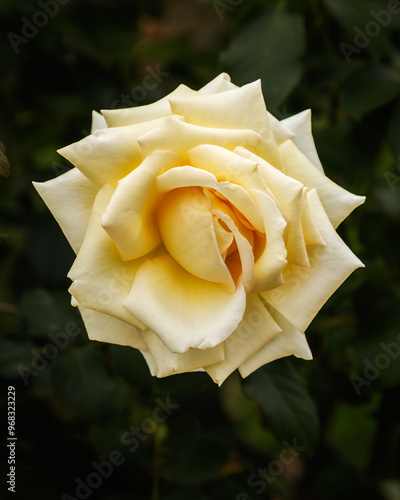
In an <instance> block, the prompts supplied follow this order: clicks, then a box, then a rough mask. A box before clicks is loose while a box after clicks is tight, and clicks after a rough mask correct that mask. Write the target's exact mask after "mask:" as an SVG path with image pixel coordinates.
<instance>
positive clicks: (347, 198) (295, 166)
mask: <svg viewBox="0 0 400 500" xmlns="http://www.w3.org/2000/svg"><path fill="white" fill-rule="evenodd" d="M279 150H280V153H281V155H282V158H283V161H284V163H285V167H286V173H287V175H290V177H293V178H294V179H297V180H298V181H300V182H301V183H302V184H303V185H304V186H307V187H310V188H316V189H317V191H318V194H319V197H320V199H321V202H322V205H323V207H324V209H325V211H326V214H327V215H328V217H329V220H330V221H331V222H332V225H333V227H334V228H335V229H336V228H337V226H338V225H339V224H340V223H341V222H342V220H344V219H345V218H346V217H347V216H348V215H349V214H350V213H351V212H352V211H353V210H354V209H355V208H357V207H358V206H359V205H362V204H363V203H364V201H365V196H357V195H355V194H352V193H350V192H349V191H346V190H345V189H343V188H341V187H340V186H338V185H337V184H335V183H334V182H332V181H331V180H330V179H328V177H326V175H324V174H323V173H322V172H321V171H319V170H318V169H317V168H316V167H315V166H314V165H313V164H312V163H311V162H310V160H308V158H307V157H306V156H305V155H304V154H303V153H302V152H301V151H300V150H299V149H298V147H297V146H296V145H295V144H294V142H293V141H292V140H291V141H286V142H284V143H283V144H282V145H281V146H280V147H279Z"/></svg>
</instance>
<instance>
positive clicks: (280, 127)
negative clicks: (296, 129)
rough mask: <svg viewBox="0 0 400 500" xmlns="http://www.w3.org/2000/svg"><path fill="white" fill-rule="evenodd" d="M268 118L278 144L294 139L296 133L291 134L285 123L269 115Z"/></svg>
mask: <svg viewBox="0 0 400 500" xmlns="http://www.w3.org/2000/svg"><path fill="white" fill-rule="evenodd" d="M268 118H269V124H270V126H271V128H272V131H273V133H274V136H275V140H276V143H277V144H278V145H279V144H282V142H285V141H287V140H288V139H291V138H292V137H294V133H293V132H291V131H290V130H289V129H288V128H286V127H285V125H284V123H283V122H282V121H279V120H278V119H277V118H275V116H274V115H271V113H268Z"/></svg>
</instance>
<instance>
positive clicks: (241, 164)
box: [187, 144, 266, 191]
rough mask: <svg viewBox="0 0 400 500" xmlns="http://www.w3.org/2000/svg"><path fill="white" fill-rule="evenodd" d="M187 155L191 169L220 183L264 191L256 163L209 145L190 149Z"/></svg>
mask: <svg viewBox="0 0 400 500" xmlns="http://www.w3.org/2000/svg"><path fill="white" fill-rule="evenodd" d="M187 154H188V158H189V163H190V165H191V166H192V167H196V168H200V169H202V170H206V171H207V172H210V173H212V174H213V175H215V177H216V178H217V180H218V181H220V182H221V181H227V182H232V183H234V184H238V185H239V186H242V187H243V188H245V189H261V190H263V191H264V190H265V189H266V185H265V181H264V178H263V176H262V174H261V172H260V171H259V169H258V164H257V162H256V161H251V160H248V159H246V158H244V157H243V156H240V155H238V154H236V153H234V152H232V151H229V150H228V149H225V148H222V147H221V146H215V145H211V144H202V145H200V146H197V147H195V148H192V149H190V150H189V151H188V152H187ZM254 156H256V155H254Z"/></svg>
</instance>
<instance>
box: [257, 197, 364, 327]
mask: <svg viewBox="0 0 400 500" xmlns="http://www.w3.org/2000/svg"><path fill="white" fill-rule="evenodd" d="M307 198H308V201H309V204H310V209H311V212H312V214H313V216H314V220H315V222H316V224H317V225H318V229H319V231H320V233H321V236H322V238H323V239H324V241H325V242H326V246H315V247H310V249H309V257H310V263H311V267H309V268H305V267H300V266H294V265H292V266H287V268H286V269H285V272H284V273H283V276H284V279H285V283H284V284H283V285H282V286H280V287H279V288H277V289H276V290H271V291H268V292H265V293H262V294H261V295H262V297H263V298H264V299H265V300H266V301H267V302H268V303H269V304H270V305H271V306H272V307H274V308H275V309H277V310H278V311H279V312H280V313H281V314H282V315H283V316H285V317H286V318H287V319H288V320H289V321H290V322H291V323H292V324H293V325H294V326H295V327H296V328H297V329H299V330H300V331H302V332H304V331H305V329H306V328H307V327H308V325H309V324H310V322H311V321H312V319H313V318H314V316H315V315H316V314H317V312H318V311H319V310H320V309H321V307H322V306H323V305H324V303H325V302H326V301H327V300H328V298H329V297H330V296H331V295H332V294H333V292H334V291H335V290H336V289H337V288H338V287H339V286H340V285H341V284H342V283H343V281H344V280H345V279H346V278H347V277H348V276H349V275H350V274H351V273H352V272H353V271H354V270H355V269H357V268H358V267H364V266H363V264H362V262H361V261H360V260H359V259H358V258H357V257H356V256H355V255H354V254H353V252H352V251H351V250H350V249H349V248H348V247H347V246H346V245H345V244H344V243H343V241H342V239H341V238H340V237H339V235H338V234H337V233H336V231H335V230H334V228H333V227H332V224H331V222H330V221H329V219H328V217H327V215H326V213H325V210H324V208H323V206H322V204H321V201H320V199H319V197H318V193H317V191H316V190H315V189H312V190H311V191H309V192H308V193H307Z"/></svg>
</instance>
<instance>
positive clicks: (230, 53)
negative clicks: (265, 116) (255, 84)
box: [221, 6, 305, 110]
mask: <svg viewBox="0 0 400 500" xmlns="http://www.w3.org/2000/svg"><path fill="white" fill-rule="evenodd" d="M304 48H305V30H304V25H303V19H302V17H301V16H299V15H297V14H288V13H287V12H285V11H284V10H282V9H281V8H280V7H279V6H277V7H276V8H275V9H270V8H268V9H265V11H264V12H263V14H262V15H261V16H258V17H257V18H255V19H254V20H252V21H251V22H249V23H248V24H247V25H246V26H244V27H243V28H242V30H241V31H239V32H238V33H237V34H236V35H234V36H233V38H232V42H231V44H230V45H229V47H228V48H227V50H226V51H225V52H224V53H223V55H222V61H221V62H222V67H223V69H224V70H225V71H227V72H228V73H229V74H230V75H231V77H232V80H233V81H234V82H235V83H236V84H237V85H244V84H246V83H250V82H252V81H254V80H257V79H258V78H261V81H262V84H263V93H264V97H265V101H266V103H267V106H268V108H269V109H270V110H273V109H274V108H276V107H277V106H279V105H280V104H281V103H282V102H283V101H284V100H285V98H286V97H287V96H288V94H289V93H290V92H291V90H292V89H293V88H294V87H295V86H296V84H297V83H298V81H299V80H300V77H301V73H302V64H301V60H300V57H301V55H302V54H303V51H304Z"/></svg>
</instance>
